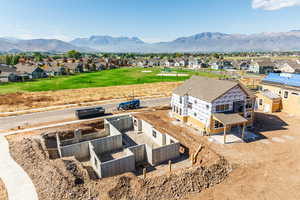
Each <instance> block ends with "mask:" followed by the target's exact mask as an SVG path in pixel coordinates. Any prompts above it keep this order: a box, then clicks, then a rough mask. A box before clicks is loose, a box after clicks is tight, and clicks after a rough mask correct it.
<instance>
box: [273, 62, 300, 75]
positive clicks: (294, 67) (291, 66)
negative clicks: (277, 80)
mask: <svg viewBox="0 0 300 200" xmlns="http://www.w3.org/2000/svg"><path fill="white" fill-rule="evenodd" d="M277 70H278V71H280V72H283V73H300V64H298V63H297V62H296V61H285V62H283V63H281V64H279V65H278V66H277Z"/></svg>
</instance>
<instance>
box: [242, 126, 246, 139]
mask: <svg viewBox="0 0 300 200" xmlns="http://www.w3.org/2000/svg"><path fill="white" fill-rule="evenodd" d="M245 126H246V123H243V130H242V139H243V140H244V137H245Z"/></svg>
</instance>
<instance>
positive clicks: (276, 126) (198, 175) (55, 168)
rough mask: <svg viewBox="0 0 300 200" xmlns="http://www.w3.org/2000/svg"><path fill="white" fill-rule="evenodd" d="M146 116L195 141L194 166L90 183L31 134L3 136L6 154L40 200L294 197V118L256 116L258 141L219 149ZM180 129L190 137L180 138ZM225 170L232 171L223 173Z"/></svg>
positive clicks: (299, 173) (298, 187) (161, 116)
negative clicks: (25, 174)
mask: <svg viewBox="0 0 300 200" xmlns="http://www.w3.org/2000/svg"><path fill="white" fill-rule="evenodd" d="M147 113H151V112H146V113H144V114H143V115H141V116H142V117H144V118H145V119H148V120H151V119H156V120H155V121H156V122H157V124H155V126H157V127H159V126H162V124H163V125H164V127H165V128H166V129H167V130H168V132H174V133H175V135H173V136H174V137H176V138H177V139H178V140H180V141H181V142H182V143H184V144H185V145H186V146H187V147H188V148H189V149H190V150H191V151H194V150H195V148H198V146H199V143H201V144H202V145H203V146H204V149H203V151H201V152H200V154H199V156H198V157H199V158H198V161H199V162H198V165H196V167H195V166H194V167H191V168H188V169H185V170H177V171H174V172H172V175H163V176H161V175H160V176H151V175H150V176H148V177H147V179H146V180H143V179H141V178H138V177H136V176H135V175H134V174H132V173H126V174H123V175H120V176H116V177H111V178H105V179H102V180H96V179H94V177H93V176H91V173H90V175H88V173H87V171H89V170H90V169H87V168H86V167H85V166H83V165H82V163H79V162H78V161H76V160H75V159H73V158H65V159H56V160H50V159H49V157H48V155H47V154H46V153H44V152H43V150H42V149H41V147H40V145H39V143H38V142H37V141H36V140H34V137H36V136H33V137H32V136H30V138H28V136H29V135H28V134H23V135H18V136H11V137H9V143H10V147H11V153H12V155H13V157H14V158H15V159H16V161H17V162H18V163H19V164H20V165H21V166H22V167H23V168H24V169H25V171H27V172H28V174H29V175H30V177H31V178H32V180H33V182H34V184H35V185H36V187H37V190H38V194H39V196H40V198H43V199H46V200H48V199H89V196H90V197H91V199H153V200H154V199H193V200H196V199H209V200H213V199H228V200H231V199H232V200H236V199H243V200H248V199H249V200H253V199H259V200H260V199H264V200H265V199H267V200H268V199H270V200H274V199H275V200H276V199H278V200H279V199H286V200H289V199H291V200H292V199H300V192H299V191H300V179H299V177H300V160H299V157H300V151H299V145H300V136H299V134H298V130H299V129H300V123H299V122H300V117H295V116H290V115H287V114H285V113H277V114H275V115H269V114H262V113H256V121H255V125H256V128H255V133H256V134H259V135H260V136H261V137H260V139H259V140H256V141H252V142H248V143H235V144H226V145H223V144H216V143H209V142H208V141H207V140H206V139H205V138H202V137H200V136H199V135H196V134H197V133H196V132H195V130H194V129H193V128H190V127H186V126H182V125H180V124H175V125H176V126H169V125H166V123H165V122H164V120H167V119H168V118H169V116H168V113H167V112H166V111H158V112H155V113H157V114H156V115H153V113H152V114H147ZM171 123H174V122H171ZM169 124H170V123H169ZM74 128H75V127H74ZM185 130H189V131H190V133H191V134H188V135H185V136H184V134H182V131H185ZM178 133H180V135H181V136H178ZM194 133H195V135H193V134H194ZM36 134H38V133H36ZM176 135H177V136H176ZM211 149H212V150H211ZM207 155H210V156H209V157H207ZM219 155H222V156H219ZM223 156H224V159H223ZM227 161H229V163H230V164H229V163H228V162H227ZM200 163H201V164H200ZM33 166H34V168H33ZM231 167H232V168H233V171H232V172H231V173H229V172H230V171H231ZM226 177H227V178H226ZM223 180H224V181H223ZM211 186H214V187H211ZM200 191H202V192H200Z"/></svg>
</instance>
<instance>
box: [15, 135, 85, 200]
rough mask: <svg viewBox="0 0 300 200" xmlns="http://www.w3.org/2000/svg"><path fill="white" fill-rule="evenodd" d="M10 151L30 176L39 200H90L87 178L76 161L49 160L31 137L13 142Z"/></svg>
mask: <svg viewBox="0 0 300 200" xmlns="http://www.w3.org/2000/svg"><path fill="white" fill-rule="evenodd" d="M10 152H11V155H12V157H13V158H14V159H15V160H16V162H17V163H19V164H20V165H21V166H22V167H23V169H24V170H25V171H26V172H27V173H28V175H29V176H30V177H31V179H32V182H33V183H34V185H35V187H36V190H37V193H38V196H39V199H44V200H48V199H49V200H50V199H51V200H52V199H78V200H80V199H82V200H83V199H88V187H87V185H86V184H84V183H85V181H86V180H88V177H87V174H86V171H85V169H84V168H83V166H82V164H81V163H80V162H78V161H77V160H76V159H74V158H67V159H56V160H50V159H49V155H48V154H47V153H46V152H45V151H43V149H42V147H41V144H40V143H39V141H38V140H35V139H30V138H24V139H23V140H20V141H11V142H10Z"/></svg>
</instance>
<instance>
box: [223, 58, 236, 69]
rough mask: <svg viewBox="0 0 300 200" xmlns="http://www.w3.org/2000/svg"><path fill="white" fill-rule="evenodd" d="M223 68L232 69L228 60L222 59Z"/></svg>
mask: <svg viewBox="0 0 300 200" xmlns="http://www.w3.org/2000/svg"><path fill="white" fill-rule="evenodd" d="M222 65H223V69H233V68H234V67H233V65H232V63H231V62H230V61H228V60H224V61H222Z"/></svg>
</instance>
